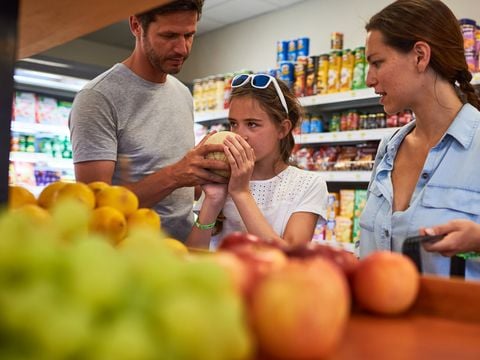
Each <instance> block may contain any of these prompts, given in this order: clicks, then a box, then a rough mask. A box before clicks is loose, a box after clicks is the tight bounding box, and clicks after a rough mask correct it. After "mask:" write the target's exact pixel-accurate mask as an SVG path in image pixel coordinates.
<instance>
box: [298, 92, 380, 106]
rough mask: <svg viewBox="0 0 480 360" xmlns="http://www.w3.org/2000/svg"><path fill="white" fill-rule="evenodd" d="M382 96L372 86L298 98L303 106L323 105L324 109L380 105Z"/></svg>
mask: <svg viewBox="0 0 480 360" xmlns="http://www.w3.org/2000/svg"><path fill="white" fill-rule="evenodd" d="M379 99H380V96H379V95H377V94H375V90H374V89H372V88H366V89H359V90H350V91H344V92H338V93H333V94H325V95H313V96H304V97H300V98H299V99H298V100H299V101H300V104H301V105H302V106H303V107H315V106H321V107H322V110H335V109H345V108H349V107H355V106H362V107H365V106H373V105H379V102H378V100H379Z"/></svg>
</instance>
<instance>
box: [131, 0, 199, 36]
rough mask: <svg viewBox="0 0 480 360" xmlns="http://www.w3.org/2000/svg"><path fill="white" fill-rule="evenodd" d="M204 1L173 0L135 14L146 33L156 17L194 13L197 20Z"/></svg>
mask: <svg viewBox="0 0 480 360" xmlns="http://www.w3.org/2000/svg"><path fill="white" fill-rule="evenodd" d="M203 3H204V0H175V1H170V2H169V3H167V4H165V5H162V6H159V7H156V8H154V9H152V10H149V11H145V12H143V13H141V14H136V15H135V16H136V17H137V19H138V21H139V22H140V24H141V25H142V28H143V30H144V31H147V29H148V25H150V23H151V22H153V21H155V17H156V16H157V15H162V14H168V13H173V12H177V11H196V12H197V14H198V17H197V18H198V19H200V16H201V15H202V7H203Z"/></svg>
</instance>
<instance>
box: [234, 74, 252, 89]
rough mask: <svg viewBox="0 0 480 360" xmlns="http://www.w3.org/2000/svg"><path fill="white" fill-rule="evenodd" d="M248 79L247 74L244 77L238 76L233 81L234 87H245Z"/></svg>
mask: <svg viewBox="0 0 480 360" xmlns="http://www.w3.org/2000/svg"><path fill="white" fill-rule="evenodd" d="M247 78H248V75H247V74H242V75H238V76H236V77H234V78H233V80H232V86H241V85H243V83H245V81H246V80H247Z"/></svg>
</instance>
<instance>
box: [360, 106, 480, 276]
mask: <svg viewBox="0 0 480 360" xmlns="http://www.w3.org/2000/svg"><path fill="white" fill-rule="evenodd" d="M414 127H415V121H412V122H411V123H409V124H407V125H405V126H404V127H402V128H401V129H400V130H399V131H398V132H397V133H396V134H395V135H394V136H393V137H392V138H391V139H390V138H385V139H383V140H382V142H381V143H380V146H379V152H378V154H377V159H376V166H375V167H374V169H373V173H372V179H371V181H370V184H369V188H368V198H367V203H366V205H365V208H364V210H363V213H362V215H361V217H360V227H361V233H360V244H359V248H360V257H364V256H366V255H368V254H369V253H371V252H372V251H375V250H392V251H396V252H401V249H402V244H403V241H404V240H405V239H406V238H407V237H410V236H415V235H418V231H419V229H420V228H421V227H429V226H434V225H439V224H443V223H446V222H448V221H450V220H453V219H469V220H472V221H474V222H476V223H479V222H480V112H479V111H478V110H477V109H476V108H475V107H473V106H472V105H470V104H466V105H464V106H463V107H462V109H461V110H460V111H459V113H458V114H457V116H456V118H455V120H454V121H453V122H452V124H451V125H450V127H449V128H448V130H447V131H446V132H445V134H444V135H443V137H442V138H441V139H440V141H439V142H438V144H437V145H435V146H434V147H433V148H432V149H431V150H430V152H429V153H428V156H427V159H426V160H425V164H424V167H423V170H422V172H421V173H420V177H419V179H418V182H417V185H416V187H415V190H414V193H413V195H412V199H411V201H410V205H409V207H408V208H407V209H406V210H405V211H396V212H395V213H393V214H392V204H393V187H392V181H391V173H392V169H393V163H394V159H395V156H396V154H397V151H398V148H399V146H400V144H401V142H402V141H403V139H404V138H405V136H406V135H407V134H408V133H409V132H410V131H411V130H412V129H413V128H414ZM421 251H422V252H421V256H422V268H423V271H424V272H425V273H430V274H437V275H443V276H448V275H449V273H450V258H448V257H444V256H442V255H440V254H439V253H429V252H426V251H424V250H423V248H422V250H421ZM465 277H466V278H476V279H480V259H479V258H477V259H473V260H467V262H466V271H465Z"/></svg>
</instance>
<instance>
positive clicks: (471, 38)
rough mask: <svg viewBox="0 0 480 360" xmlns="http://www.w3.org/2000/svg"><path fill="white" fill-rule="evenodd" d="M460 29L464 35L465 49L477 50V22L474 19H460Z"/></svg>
mask: <svg viewBox="0 0 480 360" xmlns="http://www.w3.org/2000/svg"><path fill="white" fill-rule="evenodd" d="M458 22H459V24H460V30H461V31H462V36H463V47H464V49H465V51H473V52H475V31H476V28H477V24H476V22H475V20H472V19H460V20H459V21H458Z"/></svg>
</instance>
